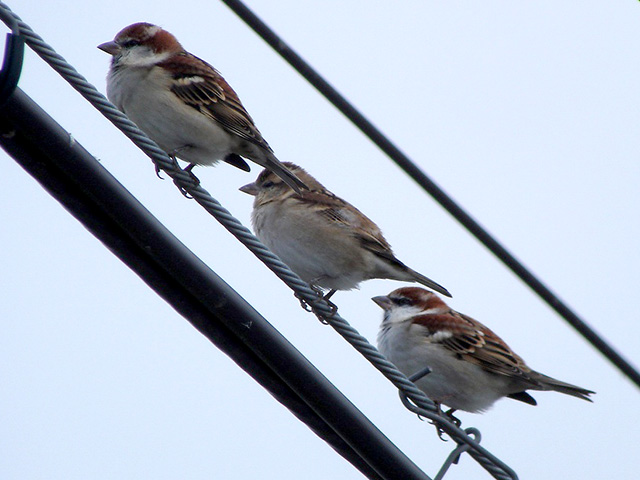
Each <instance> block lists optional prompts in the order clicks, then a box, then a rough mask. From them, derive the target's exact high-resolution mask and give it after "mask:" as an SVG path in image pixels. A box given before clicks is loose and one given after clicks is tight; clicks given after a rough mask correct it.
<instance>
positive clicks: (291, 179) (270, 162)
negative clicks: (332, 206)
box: [263, 154, 309, 193]
mask: <svg viewBox="0 0 640 480" xmlns="http://www.w3.org/2000/svg"><path fill="white" fill-rule="evenodd" d="M263 166H264V167H265V168H266V169H267V170H271V171H272V172H273V173H275V174H276V175H278V176H279V177H280V178H281V179H282V180H283V181H284V183H286V184H287V185H289V186H290V187H291V188H292V189H294V190H295V191H296V193H300V192H301V190H309V187H307V185H306V184H305V183H304V182H303V181H302V180H300V179H299V178H298V177H296V176H295V175H294V174H293V173H291V171H289V169H288V168H287V167H285V166H284V165H283V164H282V163H280V160H278V159H277V158H276V156H275V155H273V154H271V155H269V156H268V157H267V159H266V161H265V164H264V165H263Z"/></svg>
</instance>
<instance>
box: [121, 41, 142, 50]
mask: <svg viewBox="0 0 640 480" xmlns="http://www.w3.org/2000/svg"><path fill="white" fill-rule="evenodd" d="M136 45H140V42H138V41H137V40H127V41H126V42H123V43H122V47H123V48H131V47H135V46H136Z"/></svg>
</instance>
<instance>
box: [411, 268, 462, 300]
mask: <svg viewBox="0 0 640 480" xmlns="http://www.w3.org/2000/svg"><path fill="white" fill-rule="evenodd" d="M407 273H409V274H410V275H411V276H412V277H413V278H414V280H415V281H416V282H418V283H420V284H422V285H424V286H425V287H427V288H430V289H431V290H434V291H436V292H438V293H441V294H442V295H446V296H447V297H451V294H450V293H449V290H447V289H446V288H444V287H443V286H442V285H440V284H439V283H436V282H434V281H433V280H431V279H430V278H427V277H425V276H424V275H422V274H421V273H418V272H416V271H415V270H412V269H410V268H409V267H407Z"/></svg>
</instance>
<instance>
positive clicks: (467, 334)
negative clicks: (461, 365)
mask: <svg viewBox="0 0 640 480" xmlns="http://www.w3.org/2000/svg"><path fill="white" fill-rule="evenodd" d="M414 321H415V323H417V324H419V325H422V326H423V327H426V329H427V332H428V333H427V335H430V336H431V341H433V342H436V343H440V344H441V345H442V346H443V347H445V348H446V349H448V350H450V351H451V352H453V353H454V354H456V355H458V356H459V358H461V359H464V360H466V361H469V362H472V363H475V364H476V365H479V366H480V367H482V368H483V369H484V370H486V371H488V372H491V373H495V374H499V375H506V376H509V377H519V378H521V379H522V380H526V381H528V382H530V383H531V384H532V385H535V384H537V383H538V382H536V381H535V380H534V379H532V378H530V375H529V373H530V372H531V369H530V368H529V367H527V365H526V364H525V363H524V361H523V360H522V358H520V357H519V356H518V355H516V354H515V353H514V352H513V351H512V350H511V349H510V348H509V346H508V345H507V344H506V343H504V341H503V340H502V339H501V338H500V337H498V336H497V335H496V334H495V333H493V332H492V331H491V330H490V329H488V328H487V327H485V326H484V325H482V324H481V323H480V322H478V321H477V320H474V319H473V318H471V317H469V316H467V315H464V314H462V313H459V312H456V311H455V310H450V311H449V312H447V313H442V314H426V315H421V316H419V317H417V318H416V319H415V320H414Z"/></svg>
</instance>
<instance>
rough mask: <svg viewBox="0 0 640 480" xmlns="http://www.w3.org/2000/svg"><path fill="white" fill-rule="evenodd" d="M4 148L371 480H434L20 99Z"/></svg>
mask: <svg viewBox="0 0 640 480" xmlns="http://www.w3.org/2000/svg"><path fill="white" fill-rule="evenodd" d="M0 145H1V146H2V147H3V148H4V149H5V150H6V151H7V152H8V153H9V154H10V155H11V156H12V157H13V158H14V159H15V160H16V161H17V162H18V163H19V164H20V165H21V166H22V167H23V168H24V169H25V170H26V171H27V172H28V173H29V174H31V175H32V176H33V177H34V178H35V179H36V180H37V181H38V182H39V183H40V184H41V185H42V186H43V187H44V188H45V189H46V190H47V191H48V192H49V193H50V194H51V195H52V196H53V197H54V198H55V199H56V200H58V201H59V202H60V203H61V204H62V205H63V206H64V207H65V208H66V209H67V210H68V211H69V212H70V213H71V214H72V215H73V216H74V217H76V219H78V220H79V221H80V222H81V223H82V224H83V225H84V226H85V227H86V228H87V229H88V230H89V231H90V232H91V233H92V234H93V235H94V236H96V238H98V239H99V240H100V241H102V242H103V243H104V244H105V246H106V247H107V248H109V249H110V250H111V252H112V253H114V254H115V255H116V256H117V257H118V258H120V260H122V261H123V262H124V263H125V264H126V265H127V266H129V268H131V269H132V270H133V271H134V272H135V273H136V274H138V275H139V276H140V277H141V278H142V280H144V281H145V282H146V283H147V284H148V285H149V286H150V287H151V288H152V289H153V290H155V291H156V292H157V293H158V294H159V295H160V296H161V297H162V298H163V299H165V300H166V301H167V302H168V303H169V304H170V305H171V306H172V307H173V308H174V309H175V310H176V311H177V312H178V313H180V314H181V315H182V316H184V317H185V318H186V319H187V320H188V321H189V322H190V323H192V325H193V326H194V327H196V328H197V329H198V330H199V331H200V332H201V333H202V334H203V335H205V336H206V337H207V338H208V339H209V340H210V341H211V342H212V343H214V344H215V345H216V346H218V348H220V349H221V350H222V351H224V352H225V353H226V354H227V355H228V356H230V357H231V358H232V359H233V360H234V361H235V362H236V363H237V364H238V365H239V366H240V367H241V368H243V369H244V370H245V371H246V372H247V373H249V374H250V375H251V376H252V377H253V378H254V379H256V380H257V381H258V382H259V383H260V384H261V385H262V386H263V387H264V388H265V389H267V391H269V393H271V395H273V396H274V397H275V398H276V399H277V400H278V401H279V402H281V403H282V404H283V405H285V406H286V407H287V408H288V409H289V410H290V411H292V413H294V414H295V415H296V416H297V417H298V418H299V419H300V420H301V421H303V422H304V423H306V424H307V425H308V426H309V428H311V429H312V430H313V431H314V433H316V434H317V435H318V436H320V437H321V438H322V439H324V440H325V441H326V442H327V443H329V444H330V445H331V446H332V447H333V448H334V449H335V450H336V451H337V452H338V453H340V454H341V455H342V456H343V457H344V458H346V459H347V460H348V461H349V462H351V463H352V464H353V465H354V466H355V467H356V468H358V469H359V470H360V471H361V472H362V473H363V474H364V475H365V476H367V478H370V479H374V480H379V479H388V480H393V479H395V478H407V479H415V480H429V477H428V476H427V475H426V474H425V473H424V472H422V470H420V469H419V468H418V467H417V466H416V465H415V464H414V463H413V462H412V461H411V460H410V459H409V458H408V457H407V456H406V455H405V454H404V453H403V452H402V451H400V450H399V449H398V448H397V447H396V446H395V445H394V444H393V443H392V442H391V441H390V440H389V439H388V438H387V437H386V436H385V435H384V434H383V433H382V432H380V431H379V430H378V429H377V427H376V426H375V425H374V424H372V423H371V422H370V421H369V419H368V418H367V417H365V416H364V415H363V414H362V413H361V412H360V411H359V410H358V409H357V408H356V407H355V406H354V405H353V404H352V403H351V402H350V401H349V400H348V399H347V398H346V397H344V395H343V394H342V393H341V392H340V391H339V390H337V389H336V388H335V387H334V386H333V385H332V384H331V383H330V382H329V381H328V380H327V379H326V378H325V377H324V376H323V375H322V374H321V373H320V372H319V371H318V370H317V369H316V368H315V367H314V366H313V365H312V364H311V363H310V362H309V361H308V360H307V359H306V358H305V357H304V356H303V355H302V354H301V353H300V352H299V351H298V350H296V349H295V347H294V346H293V345H291V344H290V343H289V342H288V341H287V340H286V339H285V338H284V337H283V336H282V335H281V334H280V333H279V332H278V331H277V330H276V329H275V328H273V327H272V326H271V324H269V323H268V322H267V321H266V320H265V319H264V318H263V317H262V316H261V315H260V314H259V313H258V312H257V311H256V310H255V309H253V307H252V306H251V305H249V304H248V303H247V302H246V301H245V300H244V299H243V298H242V297H241V296H240V295H239V294H238V293H237V292H235V291H234V290H233V289H232V288H231V287H229V286H228V285H227V284H226V283H225V282H224V281H223V280H222V279H221V278H220V277H218V276H217V275H216V274H215V273H214V272H213V271H212V270H211V269H210V268H209V267H207V266H206V265H205V264H204V263H203V262H202V261H201V260H200V259H198V258H197V257H196V256H195V255H194V254H193V253H192V252H191V251H190V250H188V249H187V248H186V247H185V246H184V245H183V244H182V243H181V242H180V241H179V240H178V239H177V238H175V237H174V236H173V235H172V234H171V232H169V231H168V230H167V229H166V228H165V227H164V226H163V225H162V224H160V222H158V220H157V219H155V217H153V216H152V215H151V214H150V213H149V212H148V211H147V210H146V209H145V208H144V207H143V206H142V205H141V204H140V203H139V202H138V201H137V200H136V199H135V198H134V197H133V196H132V195H131V194H130V193H129V192H128V191H127V190H126V189H125V188H124V187H123V186H122V185H121V184H120V183H118V181H117V180H116V179H115V178H113V176H111V174H110V173H109V172H107V171H106V170H105V169H104V168H103V167H102V165H100V164H99V162H97V161H96V160H95V158H94V157H93V156H91V154H89V152H87V151H86V150H85V149H84V148H83V147H82V146H81V145H80V144H78V143H77V142H76V141H74V140H72V137H71V135H70V134H69V133H68V132H66V131H65V130H64V129H63V128H62V127H61V126H60V125H59V124H57V123H56V122H55V121H54V120H53V119H52V118H51V117H50V116H49V115H47V114H46V112H44V111H43V110H42V109H41V108H40V107H38V105H37V104H35V102H33V101H32V100H31V99H30V98H29V97H28V96H27V95H25V94H24V93H23V92H22V91H21V90H20V89H17V90H16V91H15V92H14V93H13V95H12V96H11V97H10V98H9V99H8V100H7V102H6V104H5V105H3V106H0ZM513 478H516V477H513Z"/></svg>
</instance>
